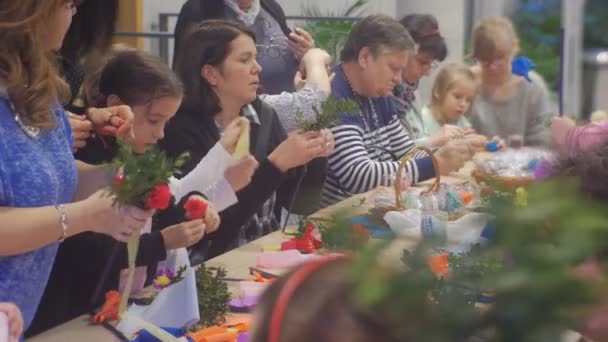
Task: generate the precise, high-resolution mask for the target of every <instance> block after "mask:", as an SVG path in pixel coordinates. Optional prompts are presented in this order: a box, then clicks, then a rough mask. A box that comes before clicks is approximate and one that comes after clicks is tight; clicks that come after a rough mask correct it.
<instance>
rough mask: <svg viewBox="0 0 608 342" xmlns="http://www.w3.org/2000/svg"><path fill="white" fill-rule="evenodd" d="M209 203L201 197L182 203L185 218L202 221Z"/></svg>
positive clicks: (194, 197) (191, 198) (193, 197)
mask: <svg viewBox="0 0 608 342" xmlns="http://www.w3.org/2000/svg"><path fill="white" fill-rule="evenodd" d="M208 207H209V203H207V201H205V199H204V198H203V197H201V196H192V197H190V198H188V200H187V201H186V203H184V209H185V210H186V218H187V219H189V220H196V219H202V218H204V217H205V215H207V208H208Z"/></svg>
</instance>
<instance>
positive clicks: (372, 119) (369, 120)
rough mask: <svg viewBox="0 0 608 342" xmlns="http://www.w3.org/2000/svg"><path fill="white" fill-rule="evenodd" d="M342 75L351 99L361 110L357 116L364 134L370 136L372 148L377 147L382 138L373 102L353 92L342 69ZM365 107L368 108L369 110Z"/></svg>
mask: <svg viewBox="0 0 608 342" xmlns="http://www.w3.org/2000/svg"><path fill="white" fill-rule="evenodd" d="M342 73H343V74H344V79H345V80H346V84H347V85H348V87H349V88H350V91H351V92H352V93H353V98H354V100H355V102H357V104H358V105H359V108H360V109H361V113H360V114H359V115H360V116H361V121H363V129H364V133H368V134H369V135H370V138H371V140H372V145H373V146H379V143H380V142H381V141H382V137H381V136H380V120H379V119H378V113H377V112H376V107H375V106H374V102H373V101H372V99H371V98H369V97H366V96H363V95H360V94H358V93H357V92H355V90H354V89H353V86H352V84H351V83H350V81H349V80H348V77H346V73H345V72H344V69H342ZM365 100H367V106H365ZM366 107H369V110H368V109H367V108H366ZM372 125H373V127H372Z"/></svg>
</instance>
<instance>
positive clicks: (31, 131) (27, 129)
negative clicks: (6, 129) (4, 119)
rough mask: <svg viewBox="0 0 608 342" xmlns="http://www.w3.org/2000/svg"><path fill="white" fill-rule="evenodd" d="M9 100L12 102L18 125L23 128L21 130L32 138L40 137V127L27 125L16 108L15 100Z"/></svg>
mask: <svg viewBox="0 0 608 342" xmlns="http://www.w3.org/2000/svg"><path fill="white" fill-rule="evenodd" d="M8 102H9V103H10V106H11V110H12V111H13V113H15V121H16V122H17V125H18V126H19V127H20V128H21V130H22V131H23V132H24V133H25V135H27V136H28V137H30V138H31V139H38V138H39V137H40V132H41V130H40V128H38V127H33V126H29V125H26V124H25V123H24V122H23V121H22V120H21V117H20V116H19V113H17V110H16V109H15V105H13V102H11V100H9V101H8Z"/></svg>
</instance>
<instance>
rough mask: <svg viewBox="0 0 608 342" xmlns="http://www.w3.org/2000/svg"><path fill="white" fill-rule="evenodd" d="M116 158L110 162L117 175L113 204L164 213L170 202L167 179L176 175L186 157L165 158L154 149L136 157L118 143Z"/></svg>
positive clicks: (126, 146) (113, 191) (128, 147)
mask: <svg viewBox="0 0 608 342" xmlns="http://www.w3.org/2000/svg"><path fill="white" fill-rule="evenodd" d="M118 146H119V147H118V154H117V156H116V158H114V160H113V161H112V167H113V168H114V169H115V170H116V171H117V173H118V174H117V176H116V177H115V178H114V184H112V186H111V190H112V193H113V194H114V195H115V196H116V197H115V201H116V204H129V205H135V206H138V207H140V208H146V209H159V210H163V209H166V208H167V207H168V206H169V204H170V202H171V198H172V195H171V191H170V190H169V186H168V182H169V178H170V177H171V176H173V175H174V174H176V173H178V169H179V168H180V167H181V166H182V165H184V163H185V162H186V160H187V158H188V155H187V154H183V155H181V156H180V157H179V158H177V159H176V160H172V159H170V158H167V156H166V155H165V154H164V153H162V152H160V151H159V150H158V148H157V147H154V146H153V147H149V148H148V149H146V150H145V152H144V153H142V154H137V153H135V152H134V151H133V149H132V148H131V146H130V145H129V144H127V143H126V142H124V141H122V140H119V141H118Z"/></svg>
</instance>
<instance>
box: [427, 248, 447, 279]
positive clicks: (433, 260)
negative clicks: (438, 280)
mask: <svg viewBox="0 0 608 342" xmlns="http://www.w3.org/2000/svg"><path fill="white" fill-rule="evenodd" d="M427 261H428V263H429V267H430V268H431V271H433V273H435V275H437V276H444V277H447V276H448V273H449V271H448V254H447V253H442V254H439V255H436V256H431V257H429V258H428V259H427Z"/></svg>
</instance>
